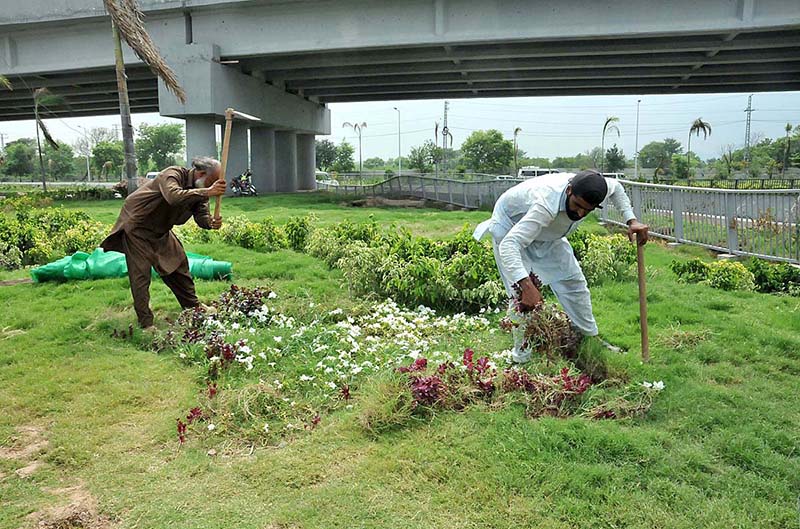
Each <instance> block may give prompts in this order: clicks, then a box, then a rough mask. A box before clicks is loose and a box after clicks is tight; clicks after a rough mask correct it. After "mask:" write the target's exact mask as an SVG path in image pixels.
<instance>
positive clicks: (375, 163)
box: [364, 156, 386, 169]
mask: <svg viewBox="0 0 800 529" xmlns="http://www.w3.org/2000/svg"><path fill="white" fill-rule="evenodd" d="M384 165H386V162H384V161H383V158H379V157H377V156H374V157H372V158H367V159H366V160H364V167H366V168H367V169H378V168H380V167H383V166H384Z"/></svg>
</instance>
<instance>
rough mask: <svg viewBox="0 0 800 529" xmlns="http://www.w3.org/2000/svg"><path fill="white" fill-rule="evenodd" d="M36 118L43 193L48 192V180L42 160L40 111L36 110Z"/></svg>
mask: <svg viewBox="0 0 800 529" xmlns="http://www.w3.org/2000/svg"><path fill="white" fill-rule="evenodd" d="M33 111H34V114H35V117H36V147H37V148H38V151H39V171H40V172H41V173H42V191H47V179H46V178H45V176H44V159H43V158H42V140H40V139H39V111H38V110H36V109H35V108H34V110H33Z"/></svg>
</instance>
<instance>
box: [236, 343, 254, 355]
mask: <svg viewBox="0 0 800 529" xmlns="http://www.w3.org/2000/svg"><path fill="white" fill-rule="evenodd" d="M239 351H240V352H242V353H244V354H250V353H251V352H252V351H253V350H252V349H250V346H249V345H243V346H241V347H239Z"/></svg>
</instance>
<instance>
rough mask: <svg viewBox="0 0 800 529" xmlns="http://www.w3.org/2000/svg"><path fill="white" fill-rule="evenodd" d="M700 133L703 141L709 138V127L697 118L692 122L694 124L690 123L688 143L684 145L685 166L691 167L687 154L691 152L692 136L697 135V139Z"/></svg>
mask: <svg viewBox="0 0 800 529" xmlns="http://www.w3.org/2000/svg"><path fill="white" fill-rule="evenodd" d="M701 132H702V133H703V139H704V140H705V139H707V138H708V137H709V136H711V125H709V124H708V123H707V122H705V121H703V118H697V119H696V120H694V122H693V123H692V126H691V127H690V128H689V142H688V143H687V144H686V165H687V166H689V165H691V161H690V158H689V156H690V154H689V153H691V152H692V134H695V135H697V137H698V138H699V137H700V133H701Z"/></svg>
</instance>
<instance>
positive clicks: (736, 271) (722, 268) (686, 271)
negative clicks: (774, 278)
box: [670, 258, 756, 290]
mask: <svg viewBox="0 0 800 529" xmlns="http://www.w3.org/2000/svg"><path fill="white" fill-rule="evenodd" d="M670 268H671V269H672V271H673V272H674V273H675V275H677V276H678V279H679V280H681V281H684V282H687V283H706V284H708V285H709V286H712V287H714V288H720V289H722V290H755V288H756V285H755V278H754V276H753V273H752V272H750V270H748V269H747V267H745V266H744V265H743V264H742V263H739V262H737V261H729V260H725V261H716V262H713V263H705V262H703V261H701V260H700V259H698V258H694V259H690V260H689V261H685V262H680V261H672V263H671V264H670Z"/></svg>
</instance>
